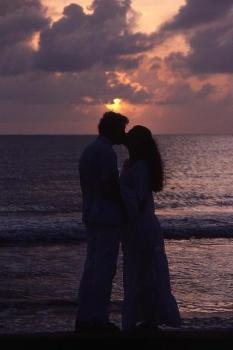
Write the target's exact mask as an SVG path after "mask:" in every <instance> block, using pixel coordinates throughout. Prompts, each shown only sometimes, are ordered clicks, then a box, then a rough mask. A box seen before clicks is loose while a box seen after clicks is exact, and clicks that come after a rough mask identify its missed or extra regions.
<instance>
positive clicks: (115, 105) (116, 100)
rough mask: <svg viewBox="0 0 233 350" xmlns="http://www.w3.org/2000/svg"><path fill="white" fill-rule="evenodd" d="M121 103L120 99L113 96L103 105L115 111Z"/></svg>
mask: <svg viewBox="0 0 233 350" xmlns="http://www.w3.org/2000/svg"><path fill="white" fill-rule="evenodd" d="M121 105H122V99H120V98H114V100H113V102H112V103H108V104H106V105H105V107H106V108H108V109H110V110H112V111H114V112H117V111H119V110H120V108H121Z"/></svg>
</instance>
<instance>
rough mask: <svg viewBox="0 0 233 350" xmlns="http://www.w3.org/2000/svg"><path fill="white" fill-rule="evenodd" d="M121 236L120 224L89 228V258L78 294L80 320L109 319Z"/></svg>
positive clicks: (104, 320)
mask: <svg viewBox="0 0 233 350" xmlns="http://www.w3.org/2000/svg"><path fill="white" fill-rule="evenodd" d="M119 237H120V230H119V229H116V228H106V227H91V228H88V243H87V244H88V248H87V258H86V263H85V268H84V272H83V276H82V280H81V283H80V289H79V298H78V299H79V300H78V303H79V310H78V319H77V320H78V322H88V321H95V322H98V323H106V322H108V307H109V303H110V298H111V291H112V280H113V278H114V275H115V272H116V265H117V257H118V252H119V241H120V238H119Z"/></svg>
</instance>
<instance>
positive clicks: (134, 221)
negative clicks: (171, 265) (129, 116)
mask: <svg viewBox="0 0 233 350" xmlns="http://www.w3.org/2000/svg"><path fill="white" fill-rule="evenodd" d="M126 146H127V148H128V151H129V159H128V160H127V161H126V162H125V164H124V167H123V171H122V174H121V193H122V197H123V201H124V204H125V208H126V210H127V216H128V227H127V229H126V232H125V234H124V235H123V236H122V248H123V257H124V279H123V281H124V294H125V296H124V303H123V314H122V327H123V330H126V331H131V330H135V329H137V330H139V329H141V330H142V329H144V330H146V329H153V328H154V329H156V327H157V326H158V325H159V324H162V323H165V324H167V325H171V326H179V325H180V314H179V310H178V307H177V303H176V300H175V298H174V296H173V295H172V293H171V286H170V278H169V269H168V263H167V257H166V253H165V247H164V239H163V233H162V230H161V227H160V224H159V221H158V219H157V217H156V215H155V214H154V209H155V206H154V200H153V195H152V192H153V191H154V192H155V193H156V192H159V191H161V190H162V189H163V183H164V171H163V164H162V159H161V156H160V153H159V150H158V147H157V145H156V142H155V141H154V139H153V137H152V134H151V132H150V130H149V129H147V128H145V127H143V126H140V125H138V126H135V127H134V128H132V129H131V130H130V131H129V132H128V134H127V140H126ZM140 321H141V322H142V323H141V324H140V325H139V327H138V328H136V325H137V323H138V322H140Z"/></svg>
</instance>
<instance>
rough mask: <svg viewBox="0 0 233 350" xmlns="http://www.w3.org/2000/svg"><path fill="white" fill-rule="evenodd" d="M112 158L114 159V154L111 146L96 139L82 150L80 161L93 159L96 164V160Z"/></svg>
mask: <svg viewBox="0 0 233 350" xmlns="http://www.w3.org/2000/svg"><path fill="white" fill-rule="evenodd" d="M114 157H116V154H115V151H114V150H113V148H112V146H111V144H108V143H106V142H102V140H101V139H99V138H96V139H95V140H94V141H93V142H92V143H90V144H89V145H88V146H86V148H85V149H84V150H83V152H82V155H81V157H80V160H81V159H86V158H93V159H95V161H96V162H98V160H101V159H102V158H103V159H106V158H114Z"/></svg>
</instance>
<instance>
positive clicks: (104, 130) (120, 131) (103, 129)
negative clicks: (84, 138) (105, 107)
mask: <svg viewBox="0 0 233 350" xmlns="http://www.w3.org/2000/svg"><path fill="white" fill-rule="evenodd" d="M128 122H129V120H128V118H127V117H125V116H124V115H122V114H120V113H115V112H112V111H110V112H105V113H104V115H103V117H102V118H101V119H100V122H99V125H98V129H99V135H101V136H104V137H107V138H108V139H109V140H110V141H111V142H112V144H113V145H120V144H122V143H124V142H125V137H126V134H125V128H126V125H127V124H128Z"/></svg>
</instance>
